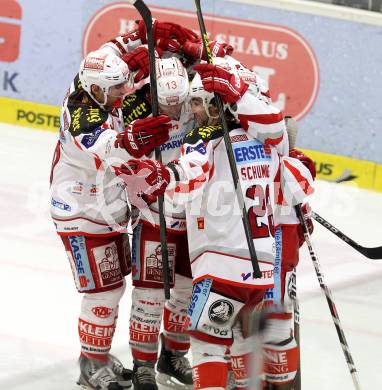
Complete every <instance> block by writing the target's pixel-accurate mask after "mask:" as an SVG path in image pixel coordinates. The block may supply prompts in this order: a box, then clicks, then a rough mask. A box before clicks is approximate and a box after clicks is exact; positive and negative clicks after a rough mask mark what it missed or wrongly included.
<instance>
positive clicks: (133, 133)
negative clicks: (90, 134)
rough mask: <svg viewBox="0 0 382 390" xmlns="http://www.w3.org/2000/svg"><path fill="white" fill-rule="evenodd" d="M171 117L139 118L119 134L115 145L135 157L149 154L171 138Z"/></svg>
mask: <svg viewBox="0 0 382 390" xmlns="http://www.w3.org/2000/svg"><path fill="white" fill-rule="evenodd" d="M170 122H171V119H170V118H169V117H168V116H167V115H159V116H155V117H150V118H144V119H137V120H135V121H133V122H131V123H130V124H129V125H127V126H126V128H125V130H124V131H122V132H121V133H119V134H118V135H117V140H116V141H115V147H116V148H117V147H120V148H121V147H122V148H124V149H126V150H127V152H128V153H129V154H130V155H132V156H133V157H135V158H141V157H142V156H143V155H146V156H148V155H149V154H150V153H151V152H152V151H153V150H154V149H155V148H156V147H158V146H160V145H162V144H163V143H165V142H166V141H167V140H168V139H169V134H168V132H169V130H170V128H171V123H170Z"/></svg>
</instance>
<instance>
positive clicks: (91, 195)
mask: <svg viewBox="0 0 382 390" xmlns="http://www.w3.org/2000/svg"><path fill="white" fill-rule="evenodd" d="M84 93H85V92H84V91H83V89H82V88H81V87H80V81H79V78H78V75H77V77H76V78H75V80H74V82H73V83H72V85H71V86H70V89H69V91H68V93H67V95H66V97H65V99H64V102H63V105H62V108H61V126H60V137H59V141H58V143H57V147H56V150H55V154H54V157H53V163H52V171H51V209H50V210H51V215H52V217H53V220H54V223H55V225H56V229H57V232H58V233H59V234H61V235H72V234H79V233H85V234H113V233H115V230H116V229H118V228H119V226H120V225H125V224H126V223H127V221H128V216H127V213H128V209H127V197H126V194H125V184H124V183H123V181H122V180H121V179H119V178H118V177H117V176H116V175H115V171H114V168H115V167H118V166H120V165H121V164H122V163H123V162H125V161H127V160H129V159H130V158H132V156H130V155H129V154H128V153H127V151H126V150H125V149H123V148H121V147H116V146H115V140H116V136H117V134H118V133H119V132H121V131H122V130H123V129H124V123H123V117H122V110H121V109H114V110H113V111H112V112H107V111H104V110H102V109H101V108H100V107H99V106H98V105H96V104H95V103H93V104H90V105H85V104H83V103H81V97H82V95H83V94H84Z"/></svg>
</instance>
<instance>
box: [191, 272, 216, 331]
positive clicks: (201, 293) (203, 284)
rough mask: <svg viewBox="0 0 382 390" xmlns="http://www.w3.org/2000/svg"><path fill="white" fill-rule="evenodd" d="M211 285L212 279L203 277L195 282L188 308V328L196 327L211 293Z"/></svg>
mask: <svg viewBox="0 0 382 390" xmlns="http://www.w3.org/2000/svg"><path fill="white" fill-rule="evenodd" d="M211 285H212V279H203V280H201V281H199V282H197V283H195V284H194V288H193V290H192V296H191V302H190V305H189V306H188V310H187V323H186V324H185V327H188V329H196V326H197V324H198V321H199V318H200V316H201V314H202V311H203V308H204V305H205V303H206V302H207V299H208V296H209V294H210V289H211Z"/></svg>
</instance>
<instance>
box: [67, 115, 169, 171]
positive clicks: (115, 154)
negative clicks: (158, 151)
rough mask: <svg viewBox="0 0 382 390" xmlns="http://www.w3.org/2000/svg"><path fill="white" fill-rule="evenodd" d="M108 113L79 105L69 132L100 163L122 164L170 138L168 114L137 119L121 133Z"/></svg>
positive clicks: (79, 147)
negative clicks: (111, 124)
mask: <svg viewBox="0 0 382 390" xmlns="http://www.w3.org/2000/svg"><path fill="white" fill-rule="evenodd" d="M107 119H108V113H107V112H105V111H103V110H101V109H98V108H89V107H77V108H75V109H74V110H73V112H72V114H71V123H70V126H69V129H68V130H69V133H70V135H71V136H72V137H73V142H74V144H75V145H76V147H77V148H78V149H79V150H81V151H82V152H84V153H88V154H89V155H91V156H92V157H93V158H94V160H95V163H96V166H97V165H100V164H101V163H104V164H108V165H112V166H119V165H121V164H122V163H123V162H125V161H127V160H129V159H131V158H141V157H143V156H148V155H149V154H150V153H151V152H152V151H153V150H154V149H155V148H156V147H158V146H160V145H161V144H163V143H164V142H166V141H167V140H168V138H169V129H170V127H171V123H170V118H169V117H168V116H166V115H160V116H158V117H155V118H153V117H150V118H144V119H137V120H135V121H133V122H132V123H130V124H129V125H127V126H126V128H125V130H124V131H122V132H121V133H118V132H117V131H116V130H114V129H112V128H111V127H110V125H109V123H108V120H107Z"/></svg>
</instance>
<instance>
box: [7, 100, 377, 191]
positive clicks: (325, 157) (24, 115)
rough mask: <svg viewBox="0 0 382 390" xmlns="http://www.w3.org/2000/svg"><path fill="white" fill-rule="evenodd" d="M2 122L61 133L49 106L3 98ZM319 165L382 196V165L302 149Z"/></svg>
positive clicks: (331, 177) (326, 174)
mask: <svg viewBox="0 0 382 390" xmlns="http://www.w3.org/2000/svg"><path fill="white" fill-rule="evenodd" d="M0 106H1V107H2V108H4V109H2V110H1V111H0V122H4V123H8V124H11V125H17V126H23V127H32V128H35V129H39V130H44V131H52V132H58V129H59V125H60V109H59V107H56V106H50V105H47V104H40V103H33V102H27V101H23V100H17V99H8V98H4V97H0ZM303 151H304V152H305V153H306V154H308V156H310V157H311V158H312V159H313V160H314V162H315V165H316V170H317V178H318V179H321V180H326V181H331V182H336V181H339V180H341V181H343V182H346V183H348V184H349V185H352V186H357V187H360V188H366V189H369V190H374V191H379V192H382V165H381V164H377V163H375V162H371V161H365V160H356V159H353V158H350V157H345V156H338V155H334V154H329V153H322V152H318V151H315V150H309V149H303Z"/></svg>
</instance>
